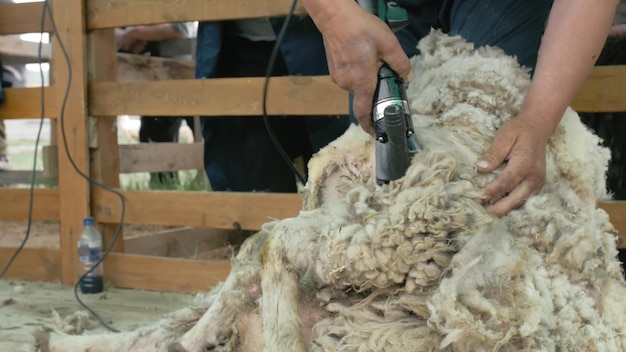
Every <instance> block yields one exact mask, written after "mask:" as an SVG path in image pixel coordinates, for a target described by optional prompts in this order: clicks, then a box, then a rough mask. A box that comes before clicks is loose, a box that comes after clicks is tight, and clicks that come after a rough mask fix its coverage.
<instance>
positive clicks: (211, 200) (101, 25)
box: [0, 0, 626, 292]
mask: <svg viewBox="0 0 626 352" xmlns="http://www.w3.org/2000/svg"><path fill="white" fill-rule="evenodd" d="M290 3H291V1H290V0H264V1H263V0H260V1H254V2H250V1H247V0H214V1H198V0H178V1H175V2H172V1H169V0H86V1H81V0H50V5H51V7H52V9H53V12H54V20H55V23H56V35H57V36H58V37H55V38H53V41H52V42H53V44H52V53H53V55H52V61H53V65H52V71H51V72H52V76H53V77H54V80H53V84H51V85H50V86H49V87H46V88H45V89H44V98H45V116H46V117H48V118H50V119H52V120H53V121H54V122H55V123H54V124H53V126H56V127H54V128H55V129H56V131H57V135H61V128H63V129H64V131H65V133H66V135H67V136H69V137H70V138H68V140H67V143H68V151H69V154H70V155H71V159H72V161H73V163H74V164H75V165H76V166H77V167H78V168H79V169H80V170H81V171H82V172H83V173H85V174H88V175H90V176H91V177H93V178H94V179H96V180H97V181H99V182H101V183H104V184H106V185H108V186H110V187H112V188H114V189H117V190H118V191H119V192H120V193H121V194H122V195H123V197H124V199H125V202H126V213H125V220H124V221H125V222H126V223H131V224H132V223H135V224H155V225H169V226H196V227H207V228H214V229H232V228H235V227H237V228H242V229H249V230H256V229H259V228H260V226H261V225H262V224H263V223H265V222H267V221H268V220H269V219H273V218H285V217H290V216H294V215H296V214H297V213H298V211H299V209H300V206H301V197H300V196H299V195H295V194H263V193H228V192H169V191H122V190H119V186H120V185H119V173H120V158H119V157H118V156H119V153H120V146H119V145H118V142H117V133H116V131H115V126H114V124H115V121H116V118H115V117H116V115H120V114H137V115H172V116H190V115H200V114H201V115H259V114H261V105H260V104H259V103H258V102H259V101H260V99H261V94H262V86H263V79H262V78H226V79H206V80H194V79H180V80H166V81H150V82H145V81H142V82H121V81H118V79H117V77H118V74H117V69H118V68H117V67H116V66H117V64H116V63H118V62H120V59H119V57H118V56H117V54H116V50H115V43H114V32H113V31H114V30H113V28H114V27H118V26H128V25H137V24H155V23H165V22H178V21H194V20H220V19H235V18H237V19H238V18H254V17H265V16H278V15H284V14H286V12H287V10H288V9H289V7H290ZM43 6H44V5H43V4H42V3H23V4H0V35H6V34H16V33H27V32H39V31H40V19H41V13H42V10H43ZM297 11H298V12H299V13H302V12H303V10H302V8H301V7H298V9H297ZM44 30H45V31H47V32H50V31H51V30H52V25H51V22H50V21H49V20H47V21H45V24H44ZM56 38H59V39H61V42H62V43H63V48H64V49H65V50H66V53H67V56H68V58H69V60H70V62H71V72H72V76H71V77H72V79H71V80H70V79H69V77H70V76H69V75H68V74H69V67H68V65H67V64H66V62H65V60H64V54H63V51H62V50H61V49H62V48H61V46H60V44H59V40H56ZM66 89H68V92H69V94H68V95H67V97H66V96H65V92H66ZM235 92H236V93H235ZM6 95H7V103H6V104H5V105H4V106H2V107H0V118H2V119H15V118H22V119H23V118H39V117H40V114H41V111H40V108H39V104H33V103H32V102H34V101H40V99H41V96H40V89H39V88H20V89H7V90H6ZM287 96H288V97H289V99H285V97H287ZM233 97H236V100H233V99H235V98H233ZM624 97H626V67H622V66H617V67H598V68H596V69H595V70H594V72H593V74H592V75H591V77H590V78H589V80H588V81H587V83H586V85H585V86H584V87H583V88H582V89H581V90H580V92H579V94H578V95H577V97H576V101H575V103H574V108H576V109H577V110H579V111H588V112H597V111H626V101H625V99H624ZM215 101H220V102H221V104H214V103H213V102H215ZM347 101H348V99H347V93H346V92H344V91H342V90H340V89H339V88H338V87H337V86H335V85H334V84H333V83H332V82H331V81H330V79H329V78H328V77H325V76H324V77H276V78H273V79H272V85H271V92H270V94H269V99H268V111H270V112H271V113H272V114H274V113H275V114H289V115H301V114H306V115H323V114H329V115H335V114H345V113H346V112H347V106H348V104H347ZM229 102H230V103H229ZM225 107H228V108H225ZM61 122H62V123H61ZM89 131H92V132H91V133H89ZM56 139H57V140H58V145H59V149H58V153H57V154H58V188H54V189H36V190H35V197H34V212H33V219H34V220H46V221H59V222H60V232H61V237H60V249H57V250H49V249H24V250H23V252H22V253H21V254H20V255H19V256H18V257H17V260H16V262H15V263H14V264H13V266H12V267H11V270H10V271H9V272H8V275H7V277H10V278H20V279H27V280H44V281H60V282H62V283H64V284H68V285H69V284H73V283H75V282H76V280H77V264H78V263H77V256H76V249H75V248H76V239H77V236H78V234H79V233H80V231H81V230H82V219H83V218H84V217H85V216H88V215H93V216H95V218H96V221H97V223H98V225H99V226H100V229H101V230H102V232H103V234H104V238H105V245H107V244H108V243H110V241H111V239H112V237H113V234H114V231H115V228H116V226H117V223H118V222H119V220H120V215H121V211H122V210H121V202H120V200H119V198H118V197H117V196H116V195H114V194H112V193H110V192H108V191H105V190H102V189H99V188H95V187H92V186H91V185H90V183H89V182H88V181H87V180H86V179H84V178H83V177H82V176H81V175H80V174H79V173H77V172H76V171H75V170H74V168H73V166H72V163H71V161H70V159H69V157H68V155H67V153H65V152H64V149H63V144H62V141H61V138H60V137H59V138H56ZM0 199H2V200H3V201H2V202H0V219H18V220H24V219H26V218H27V214H28V202H29V191H28V190H27V189H17V188H4V189H0ZM5 200H9V201H5ZM174 203H175V204H176V206H172V204H174ZM600 206H601V207H602V208H604V209H605V210H606V211H607V212H608V213H609V215H610V216H611V221H612V222H613V224H614V225H615V226H616V227H617V228H618V230H619V232H620V234H621V235H624V234H626V203H625V202H606V203H602V204H600ZM624 238H626V236H625V237H624ZM148 241H149V239H148ZM14 251H15V249H14V248H0V266H4V265H5V264H6V263H7V260H8V258H9V257H10V256H11V255H12V254H13V252H14ZM229 270H230V264H229V263H228V262H226V261H196V260H185V259H171V258H157V257H149V256H141V255H132V254H128V253H125V252H124V246H123V242H122V241H121V239H120V240H118V241H117V242H116V246H115V247H114V252H113V253H111V255H110V256H109V257H108V258H107V259H106V261H105V271H106V279H107V280H108V281H110V282H112V283H113V284H114V285H115V286H117V287H126V288H135V289H149V290H160V291H186V292H197V291H202V290H206V289H207V288H208V287H209V286H212V285H214V284H215V283H216V282H218V281H220V280H223V279H224V278H225V277H226V275H227V274H228V272H229Z"/></svg>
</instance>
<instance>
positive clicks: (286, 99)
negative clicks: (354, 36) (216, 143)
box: [89, 76, 348, 116]
mask: <svg viewBox="0 0 626 352" xmlns="http://www.w3.org/2000/svg"><path fill="white" fill-rule="evenodd" d="M263 84H264V78H262V77H256V78H216V79H202V80H173V81H157V82H127V83H116V82H98V83H91V84H89V113H90V115H92V116H115V115H126V114H127V115H144V116H194V115H204V116H233V115H241V116H255V115H256V116H258V115H262V113H263V106H262V98H263ZM267 112H268V114H270V115H338V114H346V113H347V112H348V93H347V92H345V91H344V90H342V89H341V88H339V87H338V86H337V85H335V84H334V83H333V82H332V81H331V80H330V78H329V77H328V76H307V77H304V76H297V77H296V76H294V77H274V78H272V79H271V80H270V84H269V89H268V97H267Z"/></svg>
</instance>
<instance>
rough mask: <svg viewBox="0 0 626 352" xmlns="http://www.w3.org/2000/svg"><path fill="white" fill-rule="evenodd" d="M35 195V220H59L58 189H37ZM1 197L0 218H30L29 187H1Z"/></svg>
mask: <svg viewBox="0 0 626 352" xmlns="http://www.w3.org/2000/svg"><path fill="white" fill-rule="evenodd" d="M33 197H34V198H33V199H34V200H33V220H43V221H58V220H59V218H60V216H59V214H60V213H59V190H58V189H35V192H34V194H33ZM0 199H2V201H0V219H4V220H24V219H26V218H28V207H29V204H30V190H29V189H26V188H0Z"/></svg>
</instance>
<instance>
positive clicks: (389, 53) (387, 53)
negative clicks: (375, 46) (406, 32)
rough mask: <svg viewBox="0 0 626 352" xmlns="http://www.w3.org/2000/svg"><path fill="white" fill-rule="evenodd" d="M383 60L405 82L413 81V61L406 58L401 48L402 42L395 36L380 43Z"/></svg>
mask: <svg viewBox="0 0 626 352" xmlns="http://www.w3.org/2000/svg"><path fill="white" fill-rule="evenodd" d="M380 46H381V47H380V49H379V50H380V52H381V60H382V61H383V62H385V63H386V64H387V65H389V67H390V68H391V69H392V70H394V71H395V72H396V73H397V74H398V75H399V76H400V77H401V78H402V79H403V80H404V81H405V82H410V81H411V80H412V79H413V72H412V70H411V61H410V60H409V58H408V57H407V56H406V53H405V52H404V50H402V47H401V46H400V42H399V41H398V39H397V38H396V37H395V36H392V37H390V39H388V40H382V41H381V42H380Z"/></svg>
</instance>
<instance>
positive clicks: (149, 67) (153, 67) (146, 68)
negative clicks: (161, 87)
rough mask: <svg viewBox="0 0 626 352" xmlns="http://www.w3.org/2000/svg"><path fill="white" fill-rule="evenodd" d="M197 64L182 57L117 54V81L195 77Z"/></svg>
mask: <svg viewBox="0 0 626 352" xmlns="http://www.w3.org/2000/svg"><path fill="white" fill-rule="evenodd" d="M194 74H195V64H194V62H192V61H185V60H180V59H172V58H163V57H151V56H144V55H133V54H124V53H118V54H117V81H118V82H133V81H162V80H170V79H193V78H194Z"/></svg>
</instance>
